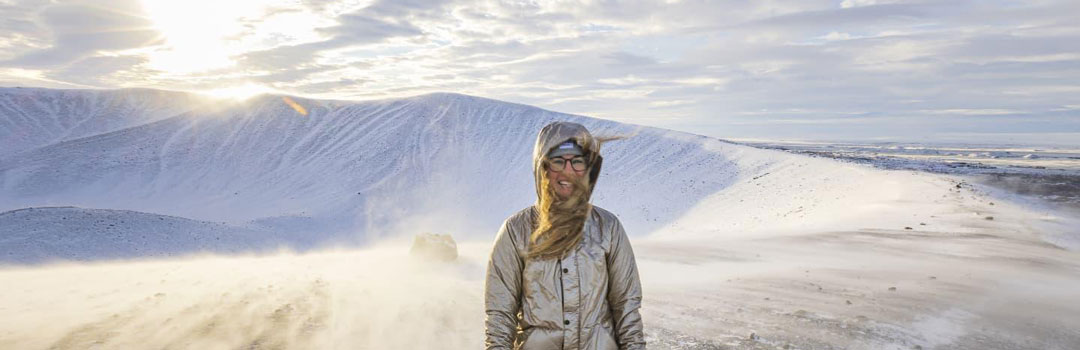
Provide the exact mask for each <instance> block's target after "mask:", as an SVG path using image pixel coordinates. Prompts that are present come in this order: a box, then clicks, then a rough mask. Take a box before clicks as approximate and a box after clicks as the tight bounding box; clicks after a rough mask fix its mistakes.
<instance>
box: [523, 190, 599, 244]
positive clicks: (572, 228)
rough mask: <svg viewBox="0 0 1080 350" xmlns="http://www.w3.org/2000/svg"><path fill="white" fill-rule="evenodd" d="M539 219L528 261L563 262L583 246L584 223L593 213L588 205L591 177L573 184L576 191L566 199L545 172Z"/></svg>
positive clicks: (531, 241) (531, 238)
mask: <svg viewBox="0 0 1080 350" xmlns="http://www.w3.org/2000/svg"><path fill="white" fill-rule="evenodd" d="M541 178H542V179H541V181H540V188H541V189H542V191H541V192H540V193H541V195H540V204H539V206H538V208H537V211H538V212H539V216H538V217H537V220H536V221H535V222H536V224H535V227H534V229H533V232H532V235H531V236H530V237H529V242H530V243H531V244H530V248H529V253H528V256H527V257H528V258H529V259H548V258H561V257H563V256H565V255H566V253H568V252H570V251H572V250H573V249H574V248H575V247H577V245H578V243H580V242H581V238H582V235H583V234H584V229H585V219H586V218H587V217H588V215H589V212H590V211H591V210H592V205H591V204H589V192H590V191H589V186H591V184H590V183H589V177H588V176H581V177H578V178H577V179H576V180H574V182H575V183H574V190H573V192H572V193H571V194H570V196H569V198H566V199H563V198H559V196H558V195H557V194H556V193H555V189H554V188H552V186H551V180H550V179H548V177H547V172H546V171H545V172H544V173H543V174H542V175H541Z"/></svg>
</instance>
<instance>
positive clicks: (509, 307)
mask: <svg viewBox="0 0 1080 350" xmlns="http://www.w3.org/2000/svg"><path fill="white" fill-rule="evenodd" d="M570 139H574V140H575V141H576V142H577V143H578V144H579V145H581V146H582V147H583V148H584V149H585V151H586V154H587V156H588V157H589V158H590V163H589V164H591V167H590V169H589V177H590V179H591V182H590V183H592V184H593V186H592V187H593V188H595V184H596V180H597V177H598V175H599V174H600V165H601V164H602V161H603V159H602V158H601V157H600V155H599V150H600V143H599V142H598V141H597V140H596V139H595V138H593V137H592V135H590V134H589V132H588V131H587V130H586V129H585V127H583V126H581V125H579V124H574V123H565V122H558V123H553V124H550V125H548V126H546V127H544V129H543V130H541V131H540V135H539V136H538V137H537V141H536V147H535V148H534V150H533V173H534V175H535V176H536V179H537V193H538V195H539V191H540V188H539V183H540V182H539V179H540V176H541V173H540V172H541V171H544V170H543V168H542V167H541V161H542V160H543V157H544V156H545V155H546V154H547V152H548V150H550V149H551V148H552V147H555V146H556V145H558V144H560V143H562V142H565V141H566V140H570ZM590 194H591V190H590ZM537 215H538V214H537V210H536V206H535V205H534V206H531V207H529V208H525V209H523V210H521V211H519V212H517V213H516V214H514V215H512V216H510V218H508V219H506V222H504V223H503V226H502V228H501V229H500V230H499V233H498V235H497V237H496V239H495V246H494V248H493V249H492V252H491V260H490V262H489V263H488V267H487V279H486V281H485V284H484V289H485V293H484V304H485V309H486V312H487V317H486V320H485V333H486V334H485V335H486V340H485V347H486V348H487V349H524V350H540V349H543V350H548V349H567V350H570V349H573V350H579V349H580V350H608V349H645V338H644V333H643V332H642V323H641V315H640V314H639V312H638V309H639V308H640V307H641V282H640V280H639V278H638V272H637V264H636V263H635V260H634V252H633V250H632V249H631V248H630V241H629V240H628V239H627V237H626V232H625V231H624V230H623V227H622V224H621V223H620V222H619V219H618V218H616V217H615V215H614V214H612V213H611V212H608V211H607V210H604V209H601V208H598V207H595V206H594V207H593V210H592V213H591V214H590V215H589V217H588V219H586V221H585V228H584V237H583V239H582V241H581V244H580V245H579V246H578V247H577V248H576V249H575V250H574V251H573V252H571V253H569V254H567V256H565V257H563V258H562V259H545V260H536V259H526V258H525V256H526V252H528V248H529V235H530V234H531V232H532V229H533V227H534V226H533V223H534V222H535V220H536V219H537Z"/></svg>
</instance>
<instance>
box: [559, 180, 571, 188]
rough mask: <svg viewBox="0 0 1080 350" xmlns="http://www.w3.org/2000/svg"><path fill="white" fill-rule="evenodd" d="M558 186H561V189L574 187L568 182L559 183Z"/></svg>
mask: <svg viewBox="0 0 1080 350" xmlns="http://www.w3.org/2000/svg"><path fill="white" fill-rule="evenodd" d="M559 186H562V188H571V187H573V186H574V185H573V184H571V183H570V181H559Z"/></svg>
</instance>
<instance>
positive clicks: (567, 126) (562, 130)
mask: <svg viewBox="0 0 1080 350" xmlns="http://www.w3.org/2000/svg"><path fill="white" fill-rule="evenodd" d="M568 140H573V141H574V143H576V144H577V145H578V146H581V148H582V149H583V150H584V151H585V159H586V160H588V161H589V189H588V192H587V193H586V194H585V197H586V199H589V198H591V197H592V191H593V189H594V188H596V180H597V179H599V178H600V166H601V165H602V164H603V161H604V158H603V157H601V156H600V141H599V140H597V139H596V138H595V137H593V135H592V134H590V133H589V130H588V129H585V126H584V125H581V124H578V123H571V122H554V123H551V124H548V125H546V126H544V128H543V129H540V133H539V134H538V135H536V146H535V147H533V177H534V179H535V181H536V198H537V200H539V199H540V194H541V188H540V180H541V176H543V174H544V166H543V164H544V158H546V157H547V154H548V152H549V151H551V149H552V148H554V147H556V146H558V145H560V144H562V143H563V142H566V141H568Z"/></svg>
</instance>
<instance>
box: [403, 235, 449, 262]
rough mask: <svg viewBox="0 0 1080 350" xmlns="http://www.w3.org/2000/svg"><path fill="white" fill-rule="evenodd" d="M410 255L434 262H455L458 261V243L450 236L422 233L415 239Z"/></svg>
mask: <svg viewBox="0 0 1080 350" xmlns="http://www.w3.org/2000/svg"><path fill="white" fill-rule="evenodd" d="M409 255H412V256H414V257H418V258H422V259H427V260H434V261H454V260H455V259H457V256H458V252H457V243H456V242H454V238H453V237H450V235H440V234H434V233H421V234H418V235H416V238H414V239H413V244H412V248H410V249H409Z"/></svg>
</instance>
